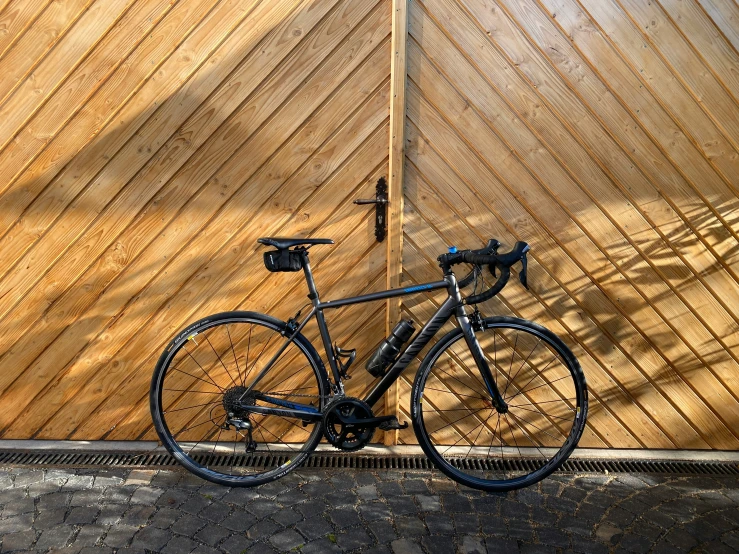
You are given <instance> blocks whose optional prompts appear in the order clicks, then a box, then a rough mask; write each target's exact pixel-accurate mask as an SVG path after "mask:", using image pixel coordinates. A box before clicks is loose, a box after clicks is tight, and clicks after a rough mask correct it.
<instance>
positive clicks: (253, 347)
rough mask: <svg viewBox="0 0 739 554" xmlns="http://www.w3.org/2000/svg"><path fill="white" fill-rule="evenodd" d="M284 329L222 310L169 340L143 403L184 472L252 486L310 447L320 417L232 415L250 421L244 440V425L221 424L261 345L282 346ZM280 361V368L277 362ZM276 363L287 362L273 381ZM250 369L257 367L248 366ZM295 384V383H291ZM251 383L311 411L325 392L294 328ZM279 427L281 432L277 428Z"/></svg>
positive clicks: (319, 370) (321, 370)
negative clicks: (301, 420) (306, 404)
mask: <svg viewBox="0 0 739 554" xmlns="http://www.w3.org/2000/svg"><path fill="white" fill-rule="evenodd" d="M285 334H289V332H288V331H287V325H286V323H285V322H283V321H280V320H278V319H275V318H273V317H270V316H268V315H265V314H260V313H255V312H224V313H219V314H214V315H212V316H208V317H206V318H203V319H201V320H200V321H198V322H196V323H194V324H193V325H190V326H188V327H187V328H186V329H185V330H184V331H182V332H181V333H179V334H178V335H177V336H176V337H175V338H174V339H173V340H172V341H171V342H170V343H169V345H168V346H167V348H166V349H165V350H164V352H163V353H162V355H161V357H160V358H159V361H158V363H157V365H156V368H155V370H154V374H153V375H152V380H151V388H150V394H149V404H150V410H151V414H152V420H153V422H154V428H155V429H156V432H157V434H158V436H159V439H160V440H161V441H162V444H163V445H164V446H165V448H166V449H167V451H169V452H170V453H171V454H172V455H173V456H174V457H175V458H176V459H177V461H178V462H179V463H180V464H182V465H183V466H184V467H185V468H186V469H187V470H189V471H190V472H192V473H194V474H195V475H198V476H199V477H201V478H203V479H206V480H208V481H211V482H213V483H218V484H221V485H228V486H232V487H233V486H240V487H251V486H258V485H262V484H265V483H269V482H271V481H274V480H275V479H279V478H280V477H283V476H284V475H286V474H287V473H288V472H290V471H292V470H293V469H295V468H296V467H298V466H299V465H300V464H301V463H303V462H304V461H305V459H306V458H307V457H308V456H309V455H310V453H311V452H312V451H313V450H314V449H315V447H316V445H317V444H318V442H319V441H320V440H321V437H322V435H323V428H322V424H321V422H320V421H318V422H315V423H310V424H308V425H302V424H301V425H297V424H295V423H293V422H292V421H291V420H289V419H288V418H285V417H283V416H277V415H262V414H254V413H253V412H252V413H247V412H242V413H240V414H237V417H239V418H241V419H242V420H243V419H248V420H249V422H250V423H252V424H253V432H252V438H253V442H252V443H249V441H248V440H247V438H248V431H243V430H239V429H237V428H236V427H235V426H233V425H226V424H227V422H228V421H229V420H231V421H233V418H232V417H231V416H229V415H228V413H227V412H228V411H231V412H230V413H233V410H238V408H234V407H233V406H234V405H235V404H234V400H233V399H234V398H240V396H241V395H242V393H243V391H245V390H246V387H248V386H249V384H250V382H251V381H253V377H254V376H256V374H257V373H258V369H259V368H260V367H261V366H260V364H263V363H264V362H265V361H266V360H268V359H269V358H270V357H271V356H270V350H272V351H276V350H274V349H270V350H267V349H268V347H269V346H270V345H272V346H273V347H274V345H280V344H282V343H283V342H284V340H286V336H285ZM188 344H189V345H191V346H190V348H188V346H187V345H188ZM257 345H258V346H257ZM229 349H230V350H231V352H229ZM257 351H258V354H257V355H256V356H255V353H256V352H257ZM265 351H267V354H265ZM301 358H302V359H301ZM239 359H241V360H243V363H241V364H240V363H239ZM283 361H284V364H285V367H282V366H281V365H280V364H282V363H283ZM293 361H294V362H293ZM193 362H194V363H193ZM185 364H186V365H185ZM287 364H290V365H289V366H287ZM183 365H184V367H183ZM242 367H243V371H242ZM281 367H282V369H286V368H287V367H290V368H291V371H290V372H289V373H288V374H287V376H286V377H285V378H284V379H283V380H282V381H278V380H277V379H278V378H282V377H283V376H284V375H285V373H284V372H280V371H279V369H280V368H281ZM198 368H199V369H198ZM206 368H207V369H206ZM255 368H256V369H257V371H253V370H254V369H255ZM273 370H274V372H273ZM234 376H236V377H234ZM250 377H251V381H250V380H249V378H250ZM168 379H169V380H168ZM270 379H272V380H271V381H270ZM298 383H299V386H298V387H294V386H293V385H295V384H298ZM168 385H169V386H168ZM270 386H271V387H272V388H270ZM265 387H266V388H265ZM274 387H277V389H279V390H273V389H274ZM257 389H258V390H260V391H261V392H265V393H269V394H272V395H277V394H279V395H280V396H281V397H283V398H284V399H285V400H286V401H292V402H298V400H296V399H293V400H291V398H292V396H295V397H296V398H298V397H299V398H301V400H305V399H304V398H303V397H312V399H311V402H314V403H315V404H317V405H316V409H317V410H318V411H320V410H322V409H323V407H324V404H325V402H326V401H327V399H328V396H329V390H330V389H329V383H328V376H327V374H326V369H325V367H324V365H323V362H322V361H321V358H320V356H319V355H318V353H317V352H316V350H315V348H314V347H313V345H312V344H311V343H310V341H308V339H306V338H305V336H303V335H302V334H298V335H296V336H295V337H294V338H293V339H292V340H291V341H290V344H289V345H288V346H287V348H286V350H285V351H284V352H283V353H282V354H281V355H280V357H279V358H278V359H277V362H275V365H274V366H273V368H272V370H270V373H268V374H267V375H266V376H265V377H264V379H263V380H262V381H261V382H260V383H259V384H258V387H257ZM304 393H305V394H304ZM195 395H198V396H195ZM196 398H197V400H195V399H196ZM206 400H207V402H206ZM252 400H253V399H252ZM253 401H254V402H255V403H256V402H260V401H259V400H253ZM203 402H204V403H203ZM188 404H191V405H190V406H188ZM227 408H228V409H227ZM188 410H194V411H188ZM214 411H215V413H214ZM221 412H222V413H221ZM204 414H205V415H204ZM269 418H273V419H269ZM280 418H281V420H280ZM282 420H284V421H282ZM183 422H184V423H183ZM285 422H287V424H291V425H292V426H290V425H287V424H286V423H285ZM224 425H226V426H227V427H229V429H224ZM286 425H287V430H285V431H282V429H283V428H284V427H286ZM198 427H199V429H198V430H197V431H196V429H197V428H198ZM309 427H310V430H308V428H309ZM170 428H172V429H173V430H174V432H173V431H172V429H170ZM224 433H226V436H225V438H229V437H230V438H231V439H233V440H231V441H227V440H225V439H224V440H223V441H220V439H221V438H222V437H223V436H224ZM278 433H282V434H278ZM260 434H261V436H260ZM270 435H271V436H272V437H275V438H277V439H278V441H282V439H283V438H284V439H285V440H284V441H283V444H280V445H277V444H274V443H270V440H274V439H271V438H270ZM178 436H179V438H178ZM214 437H215V442H214V441H213V440H212V439H213V438H214ZM258 439H261V442H258ZM288 441H297V442H288ZM242 442H243V443H244V445H243V450H242V446H240V445H241V443H242ZM193 443H194V444H193ZM219 443H220V447H219ZM249 444H251V445H256V448H257V450H256V451H254V452H249V450H248V448H249ZM270 444H272V446H270ZM250 455H251V456H252V457H251V458H250V457H249V456H250ZM229 462H230V465H229ZM254 464H256V465H254ZM260 464H261V465H260ZM227 468H228V471H226V469H227ZM250 472H251V473H250Z"/></svg>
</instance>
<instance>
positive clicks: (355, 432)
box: [323, 396, 375, 452]
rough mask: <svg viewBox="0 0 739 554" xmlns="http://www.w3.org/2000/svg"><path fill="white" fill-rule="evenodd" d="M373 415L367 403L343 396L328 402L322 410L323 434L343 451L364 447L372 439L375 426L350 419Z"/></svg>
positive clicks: (366, 417) (367, 417) (352, 450)
mask: <svg viewBox="0 0 739 554" xmlns="http://www.w3.org/2000/svg"><path fill="white" fill-rule="evenodd" d="M371 417H374V416H373V414H372V408H370V406H369V404H367V403H366V402H364V401H362V400H360V399H359V398H353V397H351V396H344V397H342V398H337V399H335V400H332V401H331V402H329V404H328V405H327V406H326V408H325V409H324V411H323V434H324V435H325V437H326V440H328V442H329V443H331V445H332V446H334V447H335V448H338V449H339V450H344V451H345V452H354V451H356V450H360V449H362V448H364V447H365V446H366V445H367V443H369V442H370V440H372V435H374V433H375V426H373V425H362V424H361V423H351V420H361V419H369V418H371ZM347 420H348V421H347Z"/></svg>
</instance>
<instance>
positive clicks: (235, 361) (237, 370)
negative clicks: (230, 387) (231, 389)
mask: <svg viewBox="0 0 739 554" xmlns="http://www.w3.org/2000/svg"><path fill="white" fill-rule="evenodd" d="M228 325H229V324H226V334H228V342H229V344H230V345H231V353H232V354H233V355H234V363H235V364H236V372H237V374H238V376H239V381H240V382H241V386H243V385H244V380H243V378H242V377H241V368H240V367H239V360H238V359H236V349H235V348H234V342H233V340H231V331H230V330H229V328H228ZM232 381H233V379H232ZM234 384H236V383H234Z"/></svg>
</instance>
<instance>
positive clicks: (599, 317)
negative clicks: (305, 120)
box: [400, 0, 739, 449]
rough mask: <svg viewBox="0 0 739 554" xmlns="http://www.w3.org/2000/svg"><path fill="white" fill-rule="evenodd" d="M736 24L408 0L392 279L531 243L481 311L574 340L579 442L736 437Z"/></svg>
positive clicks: (708, 17) (414, 277) (500, 1)
mask: <svg viewBox="0 0 739 554" xmlns="http://www.w3.org/2000/svg"><path fill="white" fill-rule="evenodd" d="M738 25H739V8H738V7H737V5H735V4H734V3H733V2H727V1H718V0H711V1H709V0H700V2H698V1H696V0H682V1H680V0H659V1H655V0H652V1H650V2H645V1H643V0H460V1H459V2H457V1H454V0H411V1H410V3H409V28H410V29H409V33H410V36H409V40H408V103H407V129H406V132H407V136H406V145H407V150H406V193H405V194H406V204H405V219H404V225H405V227H404V229H405V236H404V245H405V246H404V260H403V269H404V276H405V278H406V281H407V282H413V283H415V282H424V281H428V280H430V279H432V278H433V277H434V276H436V275H438V268H437V267H436V264H435V256H436V253H437V252H441V251H443V250H444V248H445V247H446V246H447V245H452V244H453V245H457V246H459V247H475V245H477V244H481V243H482V241H483V240H484V239H486V238H488V237H498V238H499V239H501V240H502V241H503V242H504V243H508V244H509V245H510V244H512V243H513V242H514V241H515V240H525V241H527V242H529V243H530V244H531V245H532V250H531V262H532V263H531V267H530V273H529V282H530V283H531V289H532V290H531V292H530V293H529V292H526V291H525V290H524V289H523V288H522V287H521V286H520V285H519V284H518V283H513V284H511V285H510V286H509V287H508V288H506V289H505V291H504V292H503V294H502V295H501V297H500V299H498V300H496V301H494V302H490V303H489V305H488V306H486V310H485V311H486V312H487V313H501V314H511V315H517V316H521V317H525V318H530V319H535V320H537V321H539V322H541V323H543V324H545V325H546V326H548V327H550V328H552V329H553V330H555V332H557V333H558V334H559V335H560V336H562V337H564V339H565V340H566V342H568V344H569V345H570V346H571V347H573V350H574V351H575V353H576V355H577V356H578V357H579V358H580V361H581V363H582V366H583V368H584V370H585V374H586V376H587V379H588V382H589V385H590V390H591V411H590V417H589V425H588V428H587V431H586V434H585V435H584V437H583V440H582V442H581V444H582V445H584V446H598V447H603V446H606V447H628V448H640V447H649V448H716V449H737V448H739V357H738V356H739V333H737V323H738V322H739V319H738V315H739V286H737V282H738V279H737V277H738V273H737V272H738V271H739V245H738V243H737V238H738V234H739V215H738V214H739V199H737V192H738V191H739V155H738V154H739V148H738V147H739V125H738V123H739V107H738V106H739V105H738V103H737V101H738V99H739V74H738V73H737V67H739V54H738V52H737V49H738V48H739V40H737V38H738V35H737V29H739V26H738ZM432 304H433V299H429V300H428V301H427V302H426V303H425V304H420V305H419V304H416V303H413V304H406V305H405V306H404V309H405V310H406V312H407V313H410V314H413V315H417V316H422V315H423V314H425V313H427V312H428V311H429V310H430V309H431V308H432ZM409 384H410V381H409V380H406V382H405V383H404V384H403V392H401V395H400V397H401V404H402V406H401V409H402V411H404V412H405V413H407V412H408V401H407V399H408V391H409ZM403 400H404V402H403ZM401 440H402V441H406V442H410V441H412V440H413V437H412V436H410V435H409V434H408V433H407V432H405V433H404V434H402V435H401Z"/></svg>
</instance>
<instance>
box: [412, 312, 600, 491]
mask: <svg viewBox="0 0 739 554" xmlns="http://www.w3.org/2000/svg"><path fill="white" fill-rule="evenodd" d="M475 335H476V337H477V339H478V341H479V342H480V346H481V347H482V350H483V352H484V354H485V356H486V359H487V361H488V364H489V365H490V370H491V372H492V374H493V377H494V378H495V381H496V384H497V386H498V389H499V390H500V393H501V395H502V396H503V398H504V400H505V401H506V403H507V404H508V407H509V409H508V412H507V413H502V414H501V413H498V411H497V410H496V409H495V408H494V407H493V405H492V403H491V400H490V396H489V393H487V392H486V387H485V385H484V383H483V380H482V376H481V375H480V373H479V370H478V369H477V365H476V364H475V362H474V360H473V359H472V354H471V353H470V351H469V348H468V347H467V343H466V342H465V340H464V336H463V334H462V330H461V329H455V330H453V331H451V332H449V333H448V334H446V335H445V336H444V337H442V339H441V340H440V341H439V342H438V343H437V344H436V345H435V346H434V348H432V349H431V351H429V353H428V354H427V355H426V357H425V358H424V360H423V362H422V363H421V367H420V368H419V371H418V374H417V375H416V379H415V382H414V385H413V392H412V398H411V416H412V420H413V427H414V430H415V432H416V437H417V438H418V441H419V443H420V445H421V447H422V448H423V450H424V452H425V453H426V455H427V456H428V457H429V458H430V459H431V460H432V461H433V462H434V464H435V465H436V466H437V467H438V468H439V469H440V470H441V471H442V472H444V473H445V474H446V475H448V476H449V477H451V478H452V479H454V480H455V481H458V482H459V483H462V484H464V485H467V486H469V487H472V488H476V489H481V490H485V491H508V490H513V489H518V488H522V487H527V486H529V485H532V484H534V483H536V482H537V481H540V480H541V479H543V478H545V477H546V476H547V475H549V474H551V473H552V472H553V471H555V470H556V469H557V468H558V467H560V466H561V465H562V463H564V461H565V460H566V459H567V457H568V456H569V455H570V453H571V452H572V450H573V449H574V448H575V446H576V445H577V442H578V440H579V439H580V436H581V435H582V432H583V429H584V428H585V419H586V417H587V410H588V401H587V388H586V384H585V377H584V375H583V372H582V369H581V368H580V364H579V363H578V362H577V359H576V358H575V356H574V355H573V354H572V352H571V351H570V350H569V349H568V348H567V346H565V344H564V343H563V342H562V341H561V340H560V339H559V338H558V337H557V336H556V335H554V334H553V333H552V332H551V331H549V330H547V329H545V328H544V327H542V326H541V325H537V324H535V323H533V322H531V321H526V320H523V319H517V318H511V317H492V318H487V319H484V320H483V329H482V330H480V331H477V332H476V333H475Z"/></svg>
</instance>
